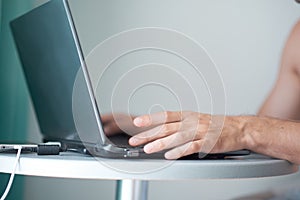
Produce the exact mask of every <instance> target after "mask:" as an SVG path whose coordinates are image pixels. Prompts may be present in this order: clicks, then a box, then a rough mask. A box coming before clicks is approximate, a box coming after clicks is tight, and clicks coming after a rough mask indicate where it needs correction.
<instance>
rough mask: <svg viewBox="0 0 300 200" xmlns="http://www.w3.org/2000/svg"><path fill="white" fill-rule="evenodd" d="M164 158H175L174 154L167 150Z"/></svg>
mask: <svg viewBox="0 0 300 200" xmlns="http://www.w3.org/2000/svg"><path fill="white" fill-rule="evenodd" d="M165 158H166V159H168V160H173V159H176V155H174V154H173V153H171V152H167V153H165Z"/></svg>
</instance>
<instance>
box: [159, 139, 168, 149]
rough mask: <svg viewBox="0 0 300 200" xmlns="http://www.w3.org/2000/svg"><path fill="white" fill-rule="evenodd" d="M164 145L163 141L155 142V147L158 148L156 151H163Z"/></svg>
mask: <svg viewBox="0 0 300 200" xmlns="http://www.w3.org/2000/svg"><path fill="white" fill-rule="evenodd" d="M166 146H167V145H166V143H165V141H164V140H158V141H157V147H158V149H164V148H166Z"/></svg>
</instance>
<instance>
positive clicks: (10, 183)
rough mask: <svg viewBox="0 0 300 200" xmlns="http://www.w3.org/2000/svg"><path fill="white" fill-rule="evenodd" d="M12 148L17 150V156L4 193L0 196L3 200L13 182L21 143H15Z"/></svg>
mask: <svg viewBox="0 0 300 200" xmlns="http://www.w3.org/2000/svg"><path fill="white" fill-rule="evenodd" d="M14 149H17V150H18V151H17V157H16V160H15V164H14V168H13V171H12V172H11V175H10V178H9V181H8V184H7V186H6V189H5V191H4V193H3V195H2V197H1V199H0V200H4V199H5V198H6V196H7V194H8V193H9V190H10V188H11V186H12V183H13V181H14V177H15V173H16V170H17V166H18V163H19V159H20V155H21V150H22V146H21V145H15V146H14Z"/></svg>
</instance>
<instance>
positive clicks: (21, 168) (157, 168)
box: [0, 152, 298, 200]
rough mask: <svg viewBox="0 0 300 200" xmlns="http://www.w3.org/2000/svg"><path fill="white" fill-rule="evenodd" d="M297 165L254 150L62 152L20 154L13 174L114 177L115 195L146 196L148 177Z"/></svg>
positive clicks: (258, 172) (259, 171)
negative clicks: (216, 155) (213, 154)
mask: <svg viewBox="0 0 300 200" xmlns="http://www.w3.org/2000/svg"><path fill="white" fill-rule="evenodd" d="M14 161H15V155H14V154H4V153H2V154H0V163H1V165H0V172H2V173H11V171H12V168H13V164H14ZM297 171H298V166H297V165H294V164H292V163H289V162H287V161H285V160H279V159H272V158H269V157H266V156H262V155H258V154H250V155H247V156H239V157H230V158H226V159H213V160H176V161H167V160H152V159H147V160H141V159H139V160H127V159H126V160H125V159H103V158H94V157H91V156H87V155H82V154H78V153H70V152H65V153H61V154H60V155H57V156H38V155H36V154H34V153H29V154H22V155H21V158H20V161H19V165H18V168H17V171H16V174H21V175H28V176H44V177H61V178H78V179H108V180H109V179H110V180H118V184H117V194H116V199H123V200H127V199H131V200H134V199H147V189H148V181H149V180H195V179H228V178H230V179H232V178H258V177H269V176H280V175H287V174H291V173H295V172H297Z"/></svg>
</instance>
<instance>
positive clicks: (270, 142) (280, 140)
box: [242, 116, 300, 164]
mask: <svg viewBox="0 0 300 200" xmlns="http://www.w3.org/2000/svg"><path fill="white" fill-rule="evenodd" d="M243 121H244V124H245V125H244V126H243V130H242V132H243V135H244V138H245V140H244V141H245V146H246V148H248V149H249V150H252V151H254V152H257V153H261V154H265V155H268V156H272V157H276V158H281V159H285V160H288V161H290V162H293V163H297V164H300V123H299V122H293V121H284V120H278V119H274V118H268V117H256V116H247V117H244V118H243Z"/></svg>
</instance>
